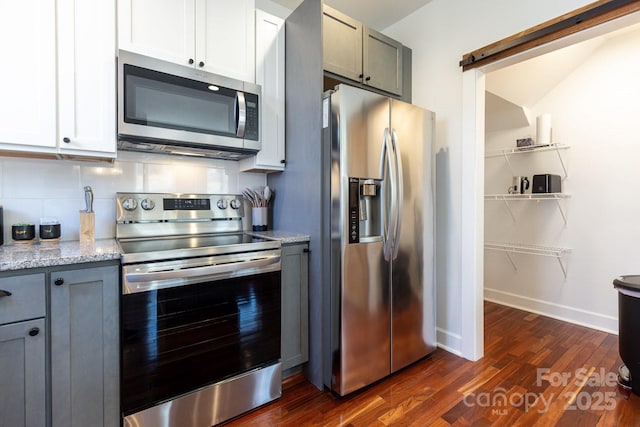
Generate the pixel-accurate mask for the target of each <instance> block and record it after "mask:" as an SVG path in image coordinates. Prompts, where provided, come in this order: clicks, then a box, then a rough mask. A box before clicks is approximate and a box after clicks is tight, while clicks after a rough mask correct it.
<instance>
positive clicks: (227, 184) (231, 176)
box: [205, 168, 237, 194]
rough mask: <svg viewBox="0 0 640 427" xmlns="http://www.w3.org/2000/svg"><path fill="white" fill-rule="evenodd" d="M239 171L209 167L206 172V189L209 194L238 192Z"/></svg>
mask: <svg viewBox="0 0 640 427" xmlns="http://www.w3.org/2000/svg"><path fill="white" fill-rule="evenodd" d="M236 176H237V172H236V173H233V172H229V171H227V170H224V169H219V168H208V169H207V174H206V179H205V180H206V182H205V184H206V189H205V192H206V193H209V194H228V193H235V192H236V188H235V187H236V185H235V183H236V182H237V179H236Z"/></svg>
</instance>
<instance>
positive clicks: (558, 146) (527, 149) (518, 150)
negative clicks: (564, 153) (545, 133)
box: [485, 144, 569, 159]
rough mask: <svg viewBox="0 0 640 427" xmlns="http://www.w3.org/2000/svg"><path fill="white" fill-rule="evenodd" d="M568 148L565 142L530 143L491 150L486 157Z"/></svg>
mask: <svg viewBox="0 0 640 427" xmlns="http://www.w3.org/2000/svg"><path fill="white" fill-rule="evenodd" d="M568 148H569V146H568V145H565V144H547V145H529V146H528V147H519V148H508V149H506V150H499V151H493V152H489V153H487V154H485V157H486V158H487V159H489V158H491V157H502V156H504V155H505V154H506V155H511V154H526V153H541V152H544V151H557V150H566V149H568Z"/></svg>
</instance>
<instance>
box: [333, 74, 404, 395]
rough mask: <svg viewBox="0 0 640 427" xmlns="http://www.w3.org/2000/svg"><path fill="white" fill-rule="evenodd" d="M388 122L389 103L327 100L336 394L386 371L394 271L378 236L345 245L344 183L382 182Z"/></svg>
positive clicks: (358, 93)
mask: <svg viewBox="0 0 640 427" xmlns="http://www.w3.org/2000/svg"><path fill="white" fill-rule="evenodd" d="M388 118H389V101H388V99H387V98H384V97H380V96H378V95H376V94H372V93H369V92H365V91H362V90H359V89H354V88H350V87H346V86H342V85H341V86H340V88H339V90H338V91H337V92H335V93H334V94H333V95H332V96H331V109H330V117H328V119H329V120H330V123H331V130H330V132H331V138H330V144H331V154H330V156H329V157H330V166H329V170H330V171H331V172H330V176H331V177H330V182H331V185H330V186H331V197H330V198H331V212H330V234H331V258H330V259H331V263H330V264H331V288H330V291H331V295H330V307H331V310H330V317H331V320H330V326H329V328H330V335H331V336H330V345H329V349H330V352H329V353H328V354H327V353H325V358H328V360H330V363H329V364H330V375H329V377H328V378H327V376H326V374H325V384H327V385H328V386H330V387H331V389H332V390H333V391H334V392H335V393H337V394H339V395H341V396H343V395H346V394H348V393H351V392H353V391H355V390H357V389H359V388H362V387H364V386H366V385H368V384H371V383H373V382H375V381H377V380H379V379H381V378H383V377H385V376H387V375H388V374H389V373H390V358H389V356H390V353H391V340H390V329H389V327H390V318H389V312H390V308H389V292H390V289H389V284H390V274H391V272H390V264H389V262H386V261H385V260H384V258H383V254H382V246H383V239H382V238H381V237H377V238H375V237H374V238H371V239H369V240H368V241H364V240H360V241H359V242H357V243H356V242H354V243H349V233H350V229H349V215H350V213H349V181H350V180H349V178H354V179H357V178H360V179H363V178H372V179H379V178H380V175H381V171H380V161H381V147H382V144H383V139H384V130H385V128H388V126H389V121H388ZM356 182H357V180H356ZM381 192H382V194H381V195H380V196H379V197H385V194H386V192H385V190H384V189H381ZM356 196H357V194H356ZM325 351H327V349H325ZM325 369H326V367H325Z"/></svg>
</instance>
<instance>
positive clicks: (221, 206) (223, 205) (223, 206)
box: [216, 199, 227, 209]
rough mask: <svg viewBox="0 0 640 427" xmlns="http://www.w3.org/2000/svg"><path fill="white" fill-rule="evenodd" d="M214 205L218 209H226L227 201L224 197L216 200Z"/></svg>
mask: <svg viewBox="0 0 640 427" xmlns="http://www.w3.org/2000/svg"><path fill="white" fill-rule="evenodd" d="M216 205H217V206H218V209H227V201H226V200H224V199H220V200H218V203H216Z"/></svg>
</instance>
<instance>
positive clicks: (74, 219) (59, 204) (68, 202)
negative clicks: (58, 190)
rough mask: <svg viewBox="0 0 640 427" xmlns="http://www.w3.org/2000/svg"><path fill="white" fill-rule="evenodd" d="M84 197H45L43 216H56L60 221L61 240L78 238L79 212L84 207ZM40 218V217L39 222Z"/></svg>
mask: <svg viewBox="0 0 640 427" xmlns="http://www.w3.org/2000/svg"><path fill="white" fill-rule="evenodd" d="M84 206H85V203H84V197H83V198H75V199H65V200H59V199H43V200H42V216H43V217H52V218H56V219H57V220H58V222H59V223H60V240H78V237H79V229H80V215H79V212H80V211H81V210H82V209H84ZM39 222H40V220H39V219H38V223H39Z"/></svg>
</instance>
